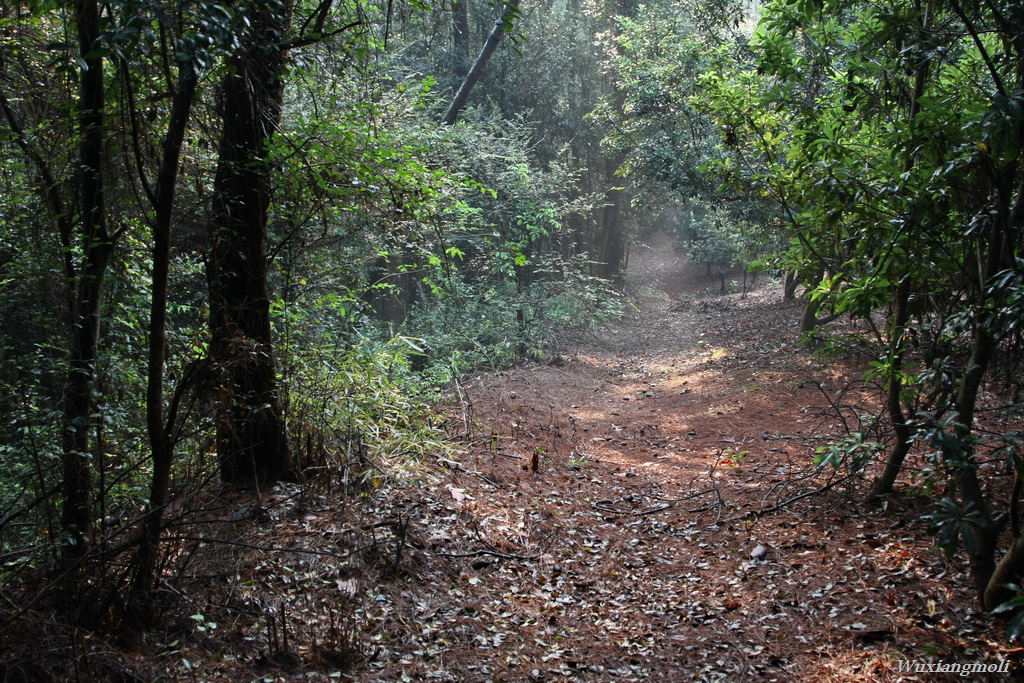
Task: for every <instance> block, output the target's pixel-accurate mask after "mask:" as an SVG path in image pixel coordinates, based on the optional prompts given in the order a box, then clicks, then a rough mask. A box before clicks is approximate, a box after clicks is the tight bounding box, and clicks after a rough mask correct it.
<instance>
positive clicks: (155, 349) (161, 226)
mask: <svg viewBox="0 0 1024 683" xmlns="http://www.w3.org/2000/svg"><path fill="white" fill-rule="evenodd" d="M196 82H197V75H196V72H195V69H194V67H193V65H192V63H191V62H188V63H184V64H182V65H181V66H180V72H179V77H178V86H177V89H176V92H175V94H174V100H173V104H172V108H171V119H170V122H169V123H168V126H167V133H166V135H165V136H164V141H163V150H162V155H161V160H160V171H159V174H158V176H157V186H156V201H155V206H154V221H153V274H152V281H153V285H152V286H153V291H152V295H151V300H150V313H149V364H148V376H147V388H146V427H147V431H148V434H149V444H150V457H151V460H152V463H153V477H152V480H151V482H150V492H149V505H148V509H147V511H146V517H145V520H144V522H143V528H142V542H141V544H140V546H139V554H138V557H137V563H138V564H137V567H136V573H135V577H134V579H133V582H132V587H131V596H130V600H129V603H130V611H131V615H132V618H133V619H134V620H135V621H136V622H137V625H141V623H143V622H145V621H146V620H147V618H148V605H147V602H148V597H149V593H150V590H151V589H152V586H153V581H154V579H155V573H156V561H157V557H158V556H159V552H160V531H161V529H162V526H163V512H164V508H165V507H166V505H167V503H168V493H169V490H170V481H171V464H172V462H173V455H174V441H173V437H172V433H171V432H172V430H173V428H174V422H175V417H176V415H175V406H176V405H177V403H176V402H175V403H173V404H172V406H171V409H170V410H169V411H168V414H167V415H166V417H165V414H164V364H165V363H166V360H167V359H166V350H165V349H166V340H167V335H166V331H167V301H168V290H167V281H168V273H169V268H170V256H171V225H172V218H173V214H174V196H175V192H176V189H177V180H178V166H179V160H180V158H181V145H182V140H183V139H184V137H185V131H186V129H187V127H188V118H189V112H190V111H191V109H192V103H193V101H194V99H195V93H196ZM182 381H183V382H184V381H185V380H184V379H183V380H182Z"/></svg>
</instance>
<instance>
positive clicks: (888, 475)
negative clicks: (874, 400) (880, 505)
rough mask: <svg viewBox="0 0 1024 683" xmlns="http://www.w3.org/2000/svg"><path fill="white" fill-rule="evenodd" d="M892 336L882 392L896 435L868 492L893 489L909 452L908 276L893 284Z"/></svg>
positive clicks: (875, 492) (882, 493)
mask: <svg viewBox="0 0 1024 683" xmlns="http://www.w3.org/2000/svg"><path fill="white" fill-rule="evenodd" d="M892 317H893V322H892V330H893V332H892V339H891V340H890V341H889V356H890V358H892V371H891V372H890V373H889V376H888V377H887V378H886V381H887V382H888V385H887V387H886V394H885V408H886V410H887V411H888V413H889V421H890V422H892V429H893V433H894V434H895V435H896V443H895V444H893V447H892V450H890V451H889V455H888V457H887V458H886V459H885V467H884V468H883V470H882V474H880V475H879V477H878V479H876V480H875V484H874V486H873V487H872V490H871V495H872V497H874V496H884V495H886V494H889V493H892V488H893V486H894V485H895V484H896V477H898V476H899V473H900V470H901V469H902V468H903V461H904V460H905V459H906V457H907V453H909V452H910V444H911V441H910V440H911V437H912V436H913V435H914V430H913V428H912V427H911V426H910V425H908V424H907V415H906V413H905V412H904V410H903V398H902V396H903V379H902V365H903V354H904V349H905V347H906V342H905V339H904V335H905V333H906V329H907V323H908V322H909V321H910V279H909V277H906V278H904V279H903V280H902V281H901V282H900V283H899V285H897V286H896V298H895V301H894V306H893V316H892Z"/></svg>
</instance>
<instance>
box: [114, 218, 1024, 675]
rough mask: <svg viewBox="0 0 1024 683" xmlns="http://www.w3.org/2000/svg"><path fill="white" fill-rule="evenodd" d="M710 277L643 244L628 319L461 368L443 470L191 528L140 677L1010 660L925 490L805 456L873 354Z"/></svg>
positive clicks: (820, 671)
mask: <svg viewBox="0 0 1024 683" xmlns="http://www.w3.org/2000/svg"><path fill="white" fill-rule="evenodd" d="M717 290H718V287H717V280H716V279H715V278H710V277H706V276H705V274H704V272H703V269H701V268H697V267H695V266H692V265H689V264H688V263H687V262H686V261H685V259H684V258H683V257H682V256H680V255H679V254H677V253H676V252H675V251H674V250H673V248H672V244H671V243H670V241H669V239H668V238H667V237H665V236H660V235H655V236H654V237H653V238H652V241H651V244H650V246H648V247H643V248H639V249H636V250H635V251H634V253H633V254H632V255H631V257H630V268H629V281H628V291H629V292H630V293H631V294H632V296H633V299H634V301H635V303H636V309H635V311H634V312H633V313H632V314H631V315H630V316H629V317H628V318H627V319H625V320H623V321H621V322H619V323H617V324H615V325H610V326H608V327H606V328H604V329H603V330H601V331H600V332H599V333H597V334H583V333H580V334H578V335H576V337H575V338H574V337H573V335H572V334H570V333H568V332H567V333H566V334H565V336H564V338H562V339H560V340H559V344H560V346H559V352H560V356H559V358H560V362H559V363H558V364H543V365H541V364H527V365H525V366H523V367H519V368H515V369H510V370H505V371H499V372H480V373H476V374H475V375H474V376H472V377H470V378H466V379H465V380H464V381H463V382H461V384H460V387H459V390H458V391H457V392H453V395H452V397H451V403H450V405H449V406H447V411H448V413H449V415H450V416H451V421H450V423H451V425H452V426H453V427H452V428H453V430H454V431H455V432H457V434H456V436H457V437H458V438H459V439H460V440H461V443H460V447H459V448H457V449H456V450H455V451H454V452H453V453H449V454H445V455H443V456H439V457H438V462H437V464H436V465H429V466H426V465H425V468H426V469H425V470H424V471H423V472H420V473H419V474H415V475H414V476H411V477H404V478H401V479H395V478H390V477H387V476H386V475H381V476H380V477H379V478H378V477H377V476H376V475H373V476H370V477H368V478H365V480H364V481H362V483H361V487H362V488H356V489H351V487H349V488H347V489H346V492H345V493H344V497H343V496H341V494H339V493H338V489H337V487H335V488H332V489H329V490H328V491H326V492H322V493H314V492H313V491H312V490H311V489H309V488H303V487H293V488H289V487H282V488H281V489H279V490H278V491H276V492H275V493H274V494H272V495H268V496H266V498H265V500H264V501H263V502H262V503H261V506H260V509H259V514H253V515H248V516H246V521H245V522H244V523H238V522H237V521H236V522H235V523H233V524H225V525H223V526H224V528H223V529H221V530H220V531H219V532H217V533H210V532H209V531H208V532H207V536H205V537H204V538H199V537H196V536H191V537H190V536H189V535H188V534H182V536H181V540H180V541H179V547H180V552H182V553H193V554H195V555H196V560H194V561H192V562H191V563H190V564H189V565H188V566H189V569H188V571H187V572H183V573H182V574H181V575H179V576H176V577H174V581H173V582H169V583H173V584H174V588H173V591H174V592H175V593H176V598H175V599H177V600H178V602H177V603H176V606H175V607H174V609H176V610H177V611H178V612H180V613H181V614H182V615H184V618H181V619H178V620H177V621H174V622H173V623H172V625H171V627H169V628H167V629H166V630H165V631H164V632H162V633H160V634H153V635H152V636H151V637H150V638H149V639H148V640H147V642H146V643H145V645H144V646H142V647H141V649H140V650H139V651H137V652H135V653H134V657H133V661H134V662H135V663H136V665H137V666H136V670H139V671H143V670H147V671H149V672H150V675H151V676H152V677H159V676H163V677H166V678H171V679H180V680H192V679H195V680H266V681H273V680H337V679H345V680H352V679H354V680H363V681H398V680H452V681H488V680H495V681H530V680H533V681H543V680H570V679H571V680H648V679H661V680H664V681H676V680H706V681H712V680H729V681H735V680H780V681H786V680H816V681H855V680H856V681H862V680H879V681H884V680H906V681H911V680H921V681H925V680H927V681H932V680H940V679H941V678H942V676H939V675H937V674H935V673H933V672H934V671H935V668H934V667H935V665H937V664H942V663H947V664H950V663H984V664H999V663H1001V662H1004V661H1006V662H1007V664H1006V666H1009V668H1010V669H1012V670H1013V671H1014V672H1017V673H1019V672H1020V670H1021V667H1022V658H1021V652H1020V651H1018V650H1017V649H1015V648H1011V647H1010V646H1008V645H1007V644H1006V643H1005V641H1004V639H1003V638H1002V636H1001V633H1000V631H999V629H998V626H996V625H993V624H991V623H989V622H988V621H987V620H986V619H985V618H984V615H982V614H980V613H979V611H978V609H977V607H976V603H975V601H974V599H973V595H972V593H971V590H970V581H969V579H968V577H967V573H966V572H967V568H966V566H965V563H964V562H963V561H961V560H960V559H956V558H954V559H953V560H949V559H947V558H945V557H944V556H943V555H942V553H941V552H939V551H938V550H936V549H935V548H933V547H932V546H933V543H934V539H933V538H932V537H931V536H930V535H929V534H928V531H927V525H926V523H925V522H923V521H922V519H921V517H922V515H923V514H924V512H925V511H926V507H925V505H926V499H924V498H923V497H920V498H918V497H915V496H913V495H910V494H909V493H907V494H905V495H901V496H896V497H892V498H890V499H888V500H886V501H884V502H883V504H882V505H869V504H868V503H867V502H866V500H865V499H866V494H867V483H868V480H867V479H866V478H865V475H864V474H863V473H857V474H850V473H848V472H846V471H844V470H835V469H833V468H832V467H830V466H828V465H825V466H824V467H822V468H816V467H814V466H813V459H814V456H815V454H816V450H815V449H816V448H817V447H818V446H821V445H824V444H827V443H830V442H834V441H835V440H838V439H840V438H842V437H843V436H844V435H845V433H846V432H845V430H846V428H847V427H849V426H850V421H854V422H856V421H857V420H859V419H863V417H864V415H865V414H867V413H870V412H872V411H874V412H877V410H878V406H877V400H876V398H875V394H874V393H872V391H871V390H870V389H868V388H861V385H860V379H859V378H860V376H861V374H862V368H860V367H858V365H857V362H856V361H855V360H840V361H834V362H830V363H825V362H822V361H820V360H818V359H817V358H816V357H815V355H814V354H813V353H812V352H810V351H808V350H806V349H805V348H803V347H801V346H799V345H798V344H797V343H796V341H797V340H796V333H795V329H796V325H797V321H798V319H799V315H800V309H799V306H798V305H797V304H794V303H791V302H786V301H783V299H782V294H781V290H780V289H779V288H777V287H774V286H770V285H769V286H763V287H761V288H758V289H755V290H754V291H752V292H750V293H748V294H747V295H746V296H743V295H742V294H739V293H734V294H728V295H721V294H719V293H718V291H717ZM910 471H911V472H912V471H913V468H912V467H911V469H910ZM867 476H870V474H868V475H867ZM229 506H230V505H229ZM227 516H230V515H227ZM234 517H237V515H234ZM234 517H232V519H233V518H234ZM218 533H219V534H220V535H219V536H218V535H217V534H218ZM218 539H219V541H220V542H218ZM270 548H273V549H275V550H268V549H270ZM168 589H169V590H170V586H169V587H168ZM183 602H187V603H188V604H187V605H185V606H183V604H182V603H183ZM154 662H155V663H156V664H155V665H154ZM915 663H918V664H921V665H923V666H924V668H919V671H925V672H928V671H931V672H930V673H915V672H914V671H913V670H908V667H911V666H913V665H914V664H915ZM928 666H931V667H932V669H931V670H929V669H928V668H927V667H928ZM947 677H948V678H949V679H950V680H954V679H956V680H959V679H960V678H959V677H958V676H956V675H953V674H947ZM1006 677H1007V674H992V675H991V678H992V680H1005V679H1006ZM972 679H973V680H982V679H983V676H982V675H977V674H976V675H974V676H972Z"/></svg>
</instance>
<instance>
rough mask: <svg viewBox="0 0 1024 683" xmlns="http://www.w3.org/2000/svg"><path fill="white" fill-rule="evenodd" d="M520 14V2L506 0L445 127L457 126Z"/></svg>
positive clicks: (449, 113)
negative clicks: (473, 93) (474, 91)
mask: <svg viewBox="0 0 1024 683" xmlns="http://www.w3.org/2000/svg"><path fill="white" fill-rule="evenodd" d="M518 14H519V0H505V9H504V11H502V13H501V16H500V17H499V18H498V20H497V21H496V22H494V28H492V29H491V32H490V34H489V35H488V36H487V40H486V41H485V42H484V46H483V49H481V50H480V55H479V56H478V57H477V58H476V61H475V62H474V63H473V68H472V69H470V70H469V73H468V74H466V77H465V78H464V79H462V85H460V86H459V90H458V92H456V93H455V97H453V98H452V101H451V104H449V105H448V111H446V112H445V114H444V118H442V119H441V123H442V124H443V125H446V126H452V125H455V122H456V121H457V120H458V118H459V113H460V112H461V111H462V108H463V107H464V106H465V105H466V100H468V99H469V94H470V93H471V92H473V86H475V85H476V83H477V81H479V80H480V77H481V76H483V73H484V69H486V68H487V62H488V61H490V59H491V55H492V54H494V51H495V50H496V49H497V48H498V43H500V42H501V37H502V36H503V35H505V33H507V32H508V31H510V30H511V29H512V20H513V19H515V17H516V15H518Z"/></svg>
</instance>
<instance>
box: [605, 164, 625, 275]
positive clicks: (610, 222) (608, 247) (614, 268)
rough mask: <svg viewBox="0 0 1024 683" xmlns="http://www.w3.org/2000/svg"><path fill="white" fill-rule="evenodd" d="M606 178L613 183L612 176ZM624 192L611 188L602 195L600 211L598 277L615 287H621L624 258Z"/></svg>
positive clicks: (617, 188)
mask: <svg viewBox="0 0 1024 683" xmlns="http://www.w3.org/2000/svg"><path fill="white" fill-rule="evenodd" d="M607 176H608V177H609V178H611V179H612V182H614V180H615V178H614V174H613V173H608V174H607ZM625 194H626V193H625V191H624V190H623V189H622V188H619V187H613V188H611V189H609V190H607V191H606V192H605V194H604V200H605V205H604V209H602V211H601V225H600V234H599V236H598V240H599V243H598V246H599V248H600V255H599V256H598V261H600V263H601V266H600V272H599V275H600V276H601V277H603V278H606V279H607V280H609V281H610V282H612V283H613V284H614V285H615V286H616V287H621V286H622V285H623V282H624V280H623V272H622V263H623V260H624V259H625V256H626V243H625V240H624V239H623V236H622V206H623V204H624V202H625V201H626V197H625Z"/></svg>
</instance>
